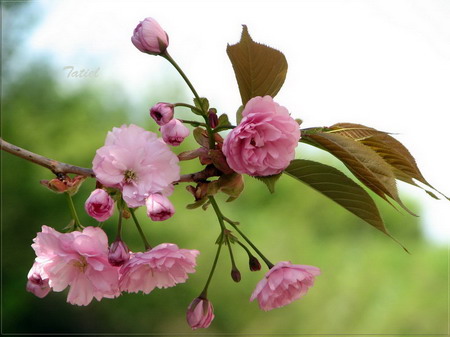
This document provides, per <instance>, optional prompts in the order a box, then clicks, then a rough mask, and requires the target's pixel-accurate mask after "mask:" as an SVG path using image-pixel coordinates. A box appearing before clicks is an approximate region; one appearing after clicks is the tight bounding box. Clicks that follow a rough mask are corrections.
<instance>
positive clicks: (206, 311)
mask: <svg viewBox="0 0 450 337" xmlns="http://www.w3.org/2000/svg"><path fill="white" fill-rule="evenodd" d="M213 319H214V308H213V305H212V303H211V302H210V301H208V300H207V299H206V298H200V297H197V298H195V299H194V300H193V301H192V302H191V304H189V307H188V309H187V312H186V320H187V322H188V324H189V326H190V327H191V328H192V330H195V329H198V328H207V327H209V325H210V324H211V322H212V320H213Z"/></svg>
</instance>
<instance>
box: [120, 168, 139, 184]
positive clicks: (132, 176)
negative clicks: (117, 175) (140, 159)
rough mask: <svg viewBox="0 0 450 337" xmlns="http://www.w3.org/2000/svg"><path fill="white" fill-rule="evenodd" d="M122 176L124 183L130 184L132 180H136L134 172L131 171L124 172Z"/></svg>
mask: <svg viewBox="0 0 450 337" xmlns="http://www.w3.org/2000/svg"><path fill="white" fill-rule="evenodd" d="M123 175H124V180H125V182H126V183H130V182H132V181H133V180H136V179H137V175H136V172H134V171H133V170H126V171H125V173H124V174H123Z"/></svg>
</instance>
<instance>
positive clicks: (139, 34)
mask: <svg viewBox="0 0 450 337" xmlns="http://www.w3.org/2000/svg"><path fill="white" fill-rule="evenodd" d="M131 42H133V44H134V46H135V47H136V48H137V49H139V50H140V51H141V52H143V53H148V54H152V55H160V54H162V53H164V52H165V51H166V49H167V47H168V46H169V37H168V36H167V33H166V32H165V31H164V30H163V29H162V27H161V26H160V25H159V23H158V22H156V20H155V19H153V18H145V19H144V21H141V22H140V23H139V24H138V25H137V27H136V28H135V29H134V32H133V36H132V37H131Z"/></svg>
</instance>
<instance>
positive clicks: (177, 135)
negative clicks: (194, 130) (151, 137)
mask: <svg viewBox="0 0 450 337" xmlns="http://www.w3.org/2000/svg"><path fill="white" fill-rule="evenodd" d="M160 130H161V134H162V137H163V140H164V141H165V142H166V143H168V144H170V145H172V146H178V145H180V144H181V142H182V141H183V140H184V139H185V138H186V137H187V136H188V135H189V129H188V128H187V127H186V126H185V125H184V124H183V123H181V122H180V121H179V120H178V119H176V118H173V119H172V120H171V121H170V122H168V123H167V124H164V125H162V126H161V128H160Z"/></svg>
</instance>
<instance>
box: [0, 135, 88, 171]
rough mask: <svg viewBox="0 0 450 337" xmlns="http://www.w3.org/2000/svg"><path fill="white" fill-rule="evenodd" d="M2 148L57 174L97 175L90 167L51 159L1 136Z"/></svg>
mask: <svg viewBox="0 0 450 337" xmlns="http://www.w3.org/2000/svg"><path fill="white" fill-rule="evenodd" d="M0 143H1V149H2V150H3V151H6V152H8V153H11V154H13V155H15V156H17V157H20V158H22V159H25V160H28V161H30V162H32V163H35V164H38V165H40V166H43V167H45V168H47V169H49V170H50V171H52V172H53V173H54V174H56V175H61V174H64V175H66V174H68V173H73V174H77V175H81V176H85V177H95V174H94V171H92V170H91V169H89V168H85V167H80V166H75V165H71V164H66V163H62V162H60V161H57V160H54V159H50V158H47V157H44V156H41V155H40V154H37V153H34V152H31V151H28V150H25V149H23V148H21V147H19V146H16V145H14V144H11V143H8V142H7V141H5V140H3V139H2V138H0Z"/></svg>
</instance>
